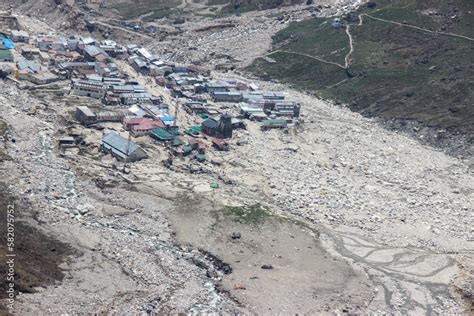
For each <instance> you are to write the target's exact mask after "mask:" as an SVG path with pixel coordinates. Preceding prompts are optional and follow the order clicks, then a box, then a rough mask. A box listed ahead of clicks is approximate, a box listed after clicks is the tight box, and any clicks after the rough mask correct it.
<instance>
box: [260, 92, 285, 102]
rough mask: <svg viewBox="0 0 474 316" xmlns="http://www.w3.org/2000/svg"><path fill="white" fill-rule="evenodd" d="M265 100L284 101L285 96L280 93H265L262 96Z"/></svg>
mask: <svg viewBox="0 0 474 316" xmlns="http://www.w3.org/2000/svg"><path fill="white" fill-rule="evenodd" d="M262 96H263V98H264V99H265V100H284V99H285V96H284V95H283V94H282V93H280V92H264V93H263V94H262Z"/></svg>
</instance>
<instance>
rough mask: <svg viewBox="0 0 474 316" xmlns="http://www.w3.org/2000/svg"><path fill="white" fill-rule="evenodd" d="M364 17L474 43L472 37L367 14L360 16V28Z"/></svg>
mask: <svg viewBox="0 0 474 316" xmlns="http://www.w3.org/2000/svg"><path fill="white" fill-rule="evenodd" d="M363 16H366V17H368V18H370V19H373V20H377V21H381V22H385V23H390V24H395V25H399V26H404V27H409V28H412V29H415V30H419V31H423V32H426V33H430V34H435V35H438V34H440V35H446V36H452V37H457V38H462V39H466V40H469V41H474V38H471V37H468V36H464V35H459V34H455V33H448V32H441V31H432V30H428V29H425V28H422V27H419V26H415V25H410V24H406V23H400V22H396V21H390V20H385V19H382V18H377V17H374V16H372V15H370V14H366V13H364V14H361V15H359V18H360V22H359V26H361V25H362V24H363V18H362V17H363Z"/></svg>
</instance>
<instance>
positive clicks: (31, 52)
mask: <svg viewBox="0 0 474 316" xmlns="http://www.w3.org/2000/svg"><path fill="white" fill-rule="evenodd" d="M39 53H40V50H39V49H38V48H28V47H24V48H22V49H21V55H22V56H23V57H25V58H26V59H30V60H31V59H34V58H35V56H39Z"/></svg>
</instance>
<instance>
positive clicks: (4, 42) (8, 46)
mask: <svg viewBox="0 0 474 316" xmlns="http://www.w3.org/2000/svg"><path fill="white" fill-rule="evenodd" d="M3 45H5V46H6V47H7V48H8V49H14V48H15V44H13V42H12V41H10V40H9V39H8V38H6V37H5V38H4V39H3Z"/></svg>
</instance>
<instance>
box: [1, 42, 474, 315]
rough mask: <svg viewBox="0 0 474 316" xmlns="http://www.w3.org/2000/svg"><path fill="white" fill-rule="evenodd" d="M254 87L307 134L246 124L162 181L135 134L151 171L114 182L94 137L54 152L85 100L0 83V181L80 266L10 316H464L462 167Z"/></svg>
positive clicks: (157, 164) (466, 265)
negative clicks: (111, 315) (251, 208)
mask: <svg viewBox="0 0 474 316" xmlns="http://www.w3.org/2000/svg"><path fill="white" fill-rule="evenodd" d="M238 51H239V50H236V51H235V52H238ZM121 66H123V65H121ZM127 69H128V68H127ZM128 72H130V73H131V71H130V69H128ZM131 74H132V73H131ZM213 75H214V76H215V77H219V76H223V74H220V73H214V74H213ZM233 76H237V77H238V76H239V75H238V74H233ZM244 79H245V78H244ZM139 80H140V82H142V83H144V84H146V85H147V87H148V88H149V89H151V90H152V91H153V92H155V93H160V94H161V93H165V94H166V92H165V91H163V90H161V88H159V87H157V86H156V85H155V84H153V82H151V81H149V80H147V79H146V78H143V77H141V78H139ZM257 83H258V84H259V85H260V86H261V88H262V89H266V90H273V91H284V92H285V94H286V95H287V97H288V98H289V99H295V100H297V101H300V102H301V103H302V105H303V108H302V112H303V124H301V125H299V126H294V127H291V128H290V129H289V130H288V131H279V130H278V131H277V130H274V131H269V132H265V133H264V132H262V131H260V129H259V126H258V124H257V123H251V122H249V123H248V129H247V131H238V132H237V133H236V136H235V138H234V139H233V140H232V141H231V146H232V149H231V151H230V152H227V153H218V152H215V151H212V150H209V152H208V162H206V163H204V164H199V163H197V162H195V161H192V160H190V159H189V158H185V159H183V160H176V161H175V163H174V166H173V168H172V169H171V170H170V169H167V168H165V167H164V166H163V165H162V164H161V161H162V160H163V159H165V158H167V153H166V152H165V151H164V150H163V147H162V146H161V145H160V144H158V143H155V142H153V141H151V140H150V139H149V138H147V137H141V138H139V139H137V142H138V143H140V144H142V145H144V147H145V148H146V149H147V150H148V151H149V153H150V158H149V159H147V160H144V161H141V162H138V163H134V164H133V165H132V168H131V173H130V174H122V173H121V172H120V164H117V163H116V162H115V161H114V160H113V159H111V157H109V156H102V155H100V154H97V152H98V151H97V148H95V147H94V144H97V143H98V140H99V139H100V137H101V135H102V131H99V130H90V129H85V128H82V127H75V128H76V129H77V131H79V132H80V133H83V135H84V136H85V138H86V142H87V143H88V144H89V146H88V147H87V148H86V150H85V152H82V153H79V152H77V151H70V152H69V154H71V153H75V154H73V155H62V153H61V151H59V150H58V148H57V146H56V138H57V137H58V136H59V135H60V134H61V133H65V132H66V130H67V126H72V125H73V123H72V122H71V121H70V119H69V111H71V110H74V108H75V106H76V105H78V104H81V103H88V102H91V101H90V100H88V99H84V98H74V97H64V96H61V95H60V94H58V95H53V94H51V93H42V92H31V91H22V90H18V89H17V87H15V86H14V85H13V84H12V83H8V82H1V83H0V85H1V91H2V94H1V95H0V104H1V105H2V106H1V107H0V115H1V117H2V119H3V120H5V121H6V122H7V123H9V125H10V133H11V137H12V138H14V139H15V142H11V141H8V140H7V141H6V148H7V150H8V153H9V154H10V156H12V157H13V158H14V161H12V162H5V163H4V166H3V167H4V169H3V175H4V178H5V181H7V182H8V183H9V187H10V189H11V190H12V191H13V192H15V193H16V194H18V195H24V196H25V199H27V200H28V201H29V202H30V203H31V204H32V205H35V207H36V209H37V214H36V215H35V220H36V222H37V223H38V227H39V228H40V229H42V230H44V231H47V232H48V233H50V234H53V235H55V236H56V237H57V238H58V239H60V240H62V241H64V242H66V243H68V244H70V245H72V246H73V247H74V248H75V249H76V250H77V252H78V253H80V254H81V255H79V256H75V257H70V258H69V260H67V262H65V263H64V265H63V266H62V268H64V270H65V273H66V277H65V279H64V280H63V282H62V283H61V284H58V285H55V286H51V287H48V288H46V289H44V288H40V289H38V292H37V293H35V294H21V295H20V296H19V297H18V301H17V311H18V312H19V313H21V314H31V315H35V314H38V313H53V314H60V313H71V314H76V313H96V312H97V313H98V312H117V313H125V312H129V313H131V312H140V311H141V312H147V311H154V312H162V313H177V312H222V313H234V312H243V313H251V312H257V313H259V314H273V313H283V314H286V313H290V312H291V313H312V314H314V313H324V312H329V313H332V312H343V311H352V312H362V313H409V314H421V313H442V314H444V313H461V314H463V313H464V314H466V313H468V309H467V308H468V307H466V305H463V301H462V300H461V299H460V296H458V294H459V289H460V288H463V289H468V288H469V284H470V283H469V282H471V280H472V260H473V250H474V249H473V246H472V240H473V235H472V234H473V231H472V222H473V218H472V216H473V204H472V200H473V199H472V195H473V193H474V179H473V174H472V167H471V166H472V164H471V161H470V160H469V159H464V160H462V159H458V158H455V157H450V156H448V155H446V154H444V153H443V152H440V151H437V150H434V149H432V148H429V147H426V146H422V145H420V144H419V143H418V142H417V141H416V140H414V139H411V138H408V137H406V136H404V135H401V134H398V133H395V132H389V131H386V130H384V129H382V128H381V127H380V126H379V125H378V124H377V123H376V122H374V121H372V120H370V119H366V118H363V117H361V116H360V115H359V114H356V113H352V112H350V111H349V110H348V109H345V108H343V107H336V106H334V105H333V104H330V103H328V102H324V101H322V100H319V99H316V98H314V97H312V96H308V95H305V94H302V93H299V92H297V91H294V90H292V89H290V88H288V87H285V86H282V85H277V84H273V83H265V82H257ZM166 98H167V99H168V100H170V101H172V100H171V98H170V97H169V96H168V95H166ZM172 102H174V101H172ZM90 104H92V105H95V103H94V102H91V103H90ZM33 106H34V107H36V108H37V112H36V114H35V115H28V112H29V111H30V110H31V107H33ZM179 115H181V116H183V115H185V114H184V111H183V112H182V113H181V112H180V114H179ZM183 121H190V122H192V121H196V122H198V121H199V119H197V118H183ZM107 127H108V128H111V129H115V130H117V131H119V132H120V130H121V127H120V124H108V125H107ZM237 141H241V143H244V144H243V145H241V146H239V145H237ZM217 162H218V163H217ZM117 166H118V168H117ZM6 170H8V172H6ZM214 181H217V182H218V183H219V186H220V188H219V189H218V190H214V191H213V190H212V189H211V188H210V183H211V182H214ZM99 183H100V185H99ZM255 203H262V204H265V205H267V206H268V207H269V208H270V210H271V212H272V216H269V217H267V218H266V219H265V221H263V222H261V223H258V224H257V225H253V224H252V225H249V224H241V223H238V222H236V221H235V220H233V219H232V218H228V217H225V216H221V215H219V214H218V212H219V210H220V209H221V208H222V207H223V206H224V205H251V204H255ZM216 212H217V213H216ZM216 214H217V215H216ZM234 231H238V232H240V233H241V235H242V237H241V239H239V240H233V239H231V238H230V235H231V234H232V232H234ZM209 254H212V256H217V258H218V259H219V260H215V259H213V257H212V256H210V255H209ZM222 262H224V263H227V264H229V265H230V267H231V268H232V270H233V271H232V273H230V274H225V273H222V271H221V270H220V269H219V267H220V266H221V264H222ZM263 264H271V265H272V266H273V269H271V270H264V269H261V265H263ZM453 280H455V282H453Z"/></svg>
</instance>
